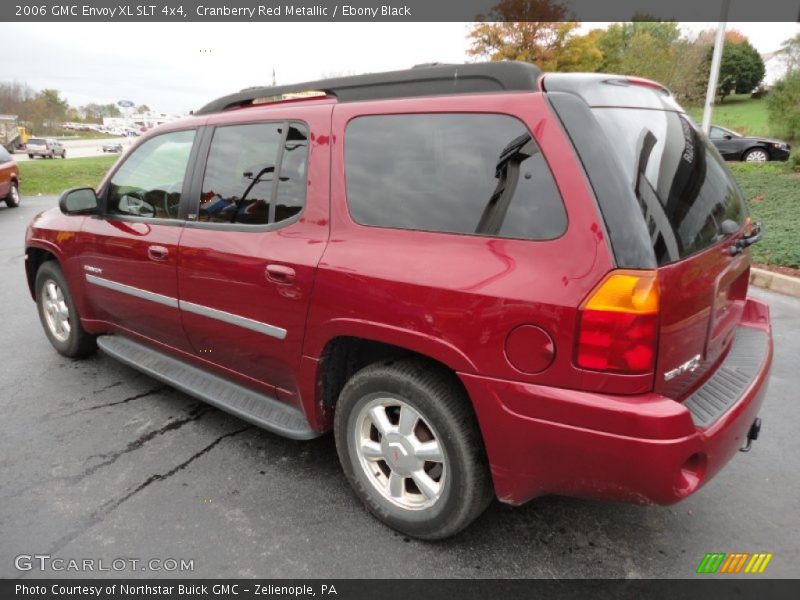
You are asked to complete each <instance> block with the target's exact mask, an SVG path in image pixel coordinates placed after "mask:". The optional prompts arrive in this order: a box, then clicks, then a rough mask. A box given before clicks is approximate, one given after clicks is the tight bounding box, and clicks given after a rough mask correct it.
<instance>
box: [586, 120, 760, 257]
mask: <svg viewBox="0 0 800 600" xmlns="http://www.w3.org/2000/svg"><path fill="white" fill-rule="evenodd" d="M592 112H593V113H594V115H595V117H596V118H597V120H598V122H599V123H600V126H601V127H602V129H603V130H604V132H605V134H606V137H607V138H608V140H609V144H610V147H611V148H613V151H614V152H616V154H617V157H618V158H619V159H620V162H621V163H622V166H623V169H624V176H625V178H626V180H627V181H629V182H631V184H632V185H633V189H634V192H635V194H636V197H637V199H638V200H639V206H640V208H641V210H642V215H643V217H644V219H645V221H646V223H647V228H648V231H649V233H650V239H651V241H652V244H653V250H654V251H655V257H656V261H657V262H658V264H666V263H670V262H673V261H676V260H679V259H681V258H684V257H686V256H689V255H691V254H694V253H696V252H699V251H701V250H703V249H705V248H708V247H710V246H712V245H713V244H715V243H716V242H718V241H720V240H721V239H723V238H724V237H725V235H724V234H723V233H722V231H723V227H722V223H723V222H724V221H732V222H733V223H735V224H736V225H737V229H738V228H740V227H741V226H742V225H743V224H744V219H745V217H746V216H747V209H746V206H745V203H744V199H743V197H742V194H741V192H740V190H739V187H738V186H737V185H736V182H735V180H734V179H733V176H732V175H731V174H730V172H729V171H728V169H727V168H726V167H725V164H724V163H723V161H722V159H721V158H720V156H719V154H718V153H717V152H716V150H714V148H713V146H712V145H711V143H710V142H709V141H708V140H707V139H706V137H705V136H704V135H703V134H702V133H700V131H699V130H698V129H697V127H696V126H695V124H694V123H693V122H692V121H691V120H690V119H689V118H688V117H687V116H686V115H685V114H683V113H680V112H674V111H666V110H648V109H635V108H605V107H596V108H593V109H592ZM725 229H727V227H726V228H725Z"/></svg>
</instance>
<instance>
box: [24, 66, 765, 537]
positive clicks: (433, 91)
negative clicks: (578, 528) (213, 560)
mask: <svg viewBox="0 0 800 600" xmlns="http://www.w3.org/2000/svg"><path fill="white" fill-rule="evenodd" d="M310 91H314V92H316V93H314V94H310V93H304V92H310ZM60 205H61V206H60V210H59V209H53V210H49V211H46V212H44V213H42V214H40V215H39V216H37V217H36V218H35V219H34V221H33V223H32V224H31V225H30V228H29V229H28V232H27V239H26V256H27V261H26V268H27V277H28V282H29V285H30V290H31V294H32V295H33V298H34V299H35V300H36V302H37V303H38V307H39V314H40V316H41V321H42V323H43V326H44V330H45V333H46V334H47V336H48V337H49V339H50V341H51V342H52V344H53V346H55V348H56V349H57V350H58V351H59V352H61V353H62V354H64V355H66V356H69V357H80V356H85V355H87V354H89V353H90V352H92V351H93V350H94V349H95V347H96V346H99V347H100V349H101V350H103V351H104V352H106V353H107V354H109V355H111V356H113V357H116V358H117V359H119V360H121V361H123V362H125V363H127V364H129V365H132V366H133V367H136V368H138V369H141V370H142V371H144V372H145V373H148V374H150V375H152V376H153V377H155V378H158V379H161V380H163V381H165V382H167V383H169V384H170V385H172V386H173V387H175V388H178V389H181V390H184V391H185V392H187V393H189V394H192V395H194V396H196V397H198V398H201V399H204V400H206V401H207V402H209V403H211V404H213V405H215V406H218V407H220V408H222V409H224V410H227V411H230V412H231V413H233V414H235V415H238V416H240V417H241V418H243V419H246V420H248V421H251V422H253V423H256V424H258V425H260V426H262V427H264V428H266V429H269V430H271V431H273V432H276V433H279V434H282V435H285V436H288V437H291V438H297V439H305V438H312V437H315V436H318V435H321V434H323V433H325V432H327V431H331V430H332V431H333V432H334V434H335V439H336V446H337V450H338V453H339V458H340V460H341V463H342V466H343V469H344V472H345V474H346V476H347V478H348V479H349V481H350V483H351V484H352V486H353V488H354V490H355V493H356V494H357V495H358V496H359V497H360V498H361V500H363V502H364V503H365V504H366V505H367V507H368V508H369V510H370V511H372V512H373V513H374V514H375V515H376V516H377V517H378V518H379V519H381V520H382V521H384V522H385V523H387V524H389V525H390V526H391V527H394V528H396V529H398V530H400V531H402V532H405V533H406V534H408V535H412V536H416V537H419V538H425V539H440V538H444V537H447V536H450V535H453V534H455V533H457V532H458V531H460V530H461V529H463V528H464V527H466V526H467V525H468V524H469V523H470V522H471V521H472V520H473V519H475V518H476V517H477V516H478V515H480V514H481V512H482V511H483V510H484V508H486V506H487V505H488V503H489V502H490V501H491V499H492V498H493V497H497V498H498V499H499V500H500V501H501V502H505V503H509V504H514V505H517V504H522V503H524V502H527V501H528V500H530V499H532V498H535V497H537V496H541V495H543V494H567V495H574V496H583V497H590V498H605V499H614V500H623V501H630V502H640V503H658V504H670V503H673V502H676V501H678V500H680V499H682V498H685V497H686V496H688V495H689V494H691V493H693V492H695V491H696V490H697V489H698V488H699V487H700V486H702V485H703V484H704V483H706V482H707V481H708V480H709V479H710V478H711V477H712V476H713V475H715V474H716V473H717V472H718V471H719V470H720V469H721V468H722V467H723V466H724V465H725V464H726V463H727V462H728V461H729V460H730V459H731V458H732V457H733V456H734V454H736V451H737V450H739V449H740V448H742V447H745V448H748V449H749V447H750V442H751V440H752V439H755V438H756V437H757V435H758V430H759V423H760V422H759V420H758V418H757V415H758V411H759V408H760V407H761V403H762V401H763V399H764V395H765V392H766V387H767V379H768V376H769V370H770V364H771V360H772V335H771V326H770V317H769V311H768V308H767V306H766V305H764V304H763V303H761V302H758V301H757V300H753V299H750V298H748V297H747V288H748V275H749V271H750V258H749V255H748V252H747V247H748V246H749V245H750V244H752V243H753V242H755V241H757V240H758V239H759V237H760V235H761V233H760V228H759V227H758V226H757V225H753V224H752V223H751V222H750V219H749V217H748V216H747V208H746V205H745V202H744V199H743V197H742V194H741V192H740V190H739V188H738V186H737V184H736V182H735V181H734V179H733V177H732V176H731V174H730V172H729V171H728V170H727V168H726V166H725V164H724V162H723V161H722V159H721V158H720V156H719V154H718V152H717V151H716V150H715V149H714V147H713V146H712V145H711V144H710V143H709V141H708V140H707V139H706V137H705V136H704V135H703V134H702V133H701V132H700V131H699V130H698V129H697V128H696V126H695V125H694V123H693V122H692V121H691V120H690V119H689V118H688V117H687V116H686V113H685V112H684V111H683V110H682V109H681V108H680V107H679V106H678V105H677V104H676V103H675V102H674V100H673V99H672V97H671V96H670V94H669V92H668V91H667V90H665V89H664V88H663V87H661V86H660V85H659V84H656V83H654V82H651V81H647V80H641V79H636V78H623V77H617V76H609V75H577V74H569V75H567V74H545V75H543V74H542V73H540V72H539V70H538V69H536V68H535V67H534V66H532V65H528V64H523V63H513V62H508V63H492V64H472V65H428V66H424V67H420V68H414V69H410V70H407V71H399V72H392V73H381V74H373V75H364V76H358V77H347V78H340V79H330V80H325V81H316V82H310V83H304V84H297V85H294V86H283V87H277V88H251V89H247V90H244V91H242V92H240V93H236V94H233V95H230V96H226V97H224V98H221V99H219V100H216V101H214V102H211V103H210V104H208V105H207V106H205V107H204V108H202V109H201V110H199V111H197V112H196V113H195V114H194V115H193V116H192V117H189V118H187V119H184V120H182V121H179V122H175V123H170V124H168V125H164V126H161V127H159V128H158V129H156V130H155V131H152V132H150V133H148V134H147V135H146V136H145V137H143V138H142V139H141V140H138V141H137V143H136V145H135V146H134V148H132V149H131V150H130V152H129V153H128V154H127V155H126V156H125V157H124V159H123V160H122V161H120V163H118V164H117V165H115V166H114V168H113V169H112V170H111V172H110V173H109V174H108V175H107V176H106V178H105V180H104V181H103V183H102V184H101V185H100V188H99V189H98V191H97V192H96V193H95V191H94V190H92V189H78V190H71V191H69V192H65V194H64V195H63V196H62V198H61V201H60Z"/></svg>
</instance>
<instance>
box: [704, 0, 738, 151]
mask: <svg viewBox="0 0 800 600" xmlns="http://www.w3.org/2000/svg"><path fill="white" fill-rule="evenodd" d="M730 4H731V0H722V10H721V12H720V15H719V23H718V24H717V35H716V38H715V39H714V54H713V56H712V57H711V73H709V76H708V89H707V90H706V106H705V108H704V109H703V126H702V127H703V132H704V133H705V134H706V135H708V131H709V128H710V127H711V111H712V110H713V106H714V99H715V98H716V97H717V82H718V81H719V66H720V64H721V63H722V48H723V47H724V46H725V23H726V22H727V21H728V9H729V8H730Z"/></svg>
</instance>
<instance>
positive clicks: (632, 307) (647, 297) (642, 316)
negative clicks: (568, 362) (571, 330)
mask: <svg viewBox="0 0 800 600" xmlns="http://www.w3.org/2000/svg"><path fill="white" fill-rule="evenodd" d="M658 307H659V290H658V281H657V279H656V273H655V271H613V272H612V273H610V274H609V275H608V276H607V277H606V278H605V279H604V280H603V281H602V282H601V283H600V284H599V285H598V286H597V287H596V288H595V289H594V290H592V292H591V293H590V294H589V296H588V297H587V298H586V300H584V302H583V304H581V307H580V310H579V317H578V334H577V342H576V344H575V364H577V365H578V366H579V367H581V368H583V369H591V370H594V371H613V372H617V373H647V372H650V371H652V370H653V367H654V365H655V357H656V343H657V341H658Z"/></svg>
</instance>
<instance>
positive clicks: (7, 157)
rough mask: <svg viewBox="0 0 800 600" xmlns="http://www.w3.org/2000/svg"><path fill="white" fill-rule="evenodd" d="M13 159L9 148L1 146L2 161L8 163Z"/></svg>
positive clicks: (0, 157) (0, 155)
mask: <svg viewBox="0 0 800 600" xmlns="http://www.w3.org/2000/svg"><path fill="white" fill-rule="evenodd" d="M10 160H11V155H10V154H9V153H8V150H6V149H5V148H3V147H2V146H0V163H6V162H8V161H10Z"/></svg>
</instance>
